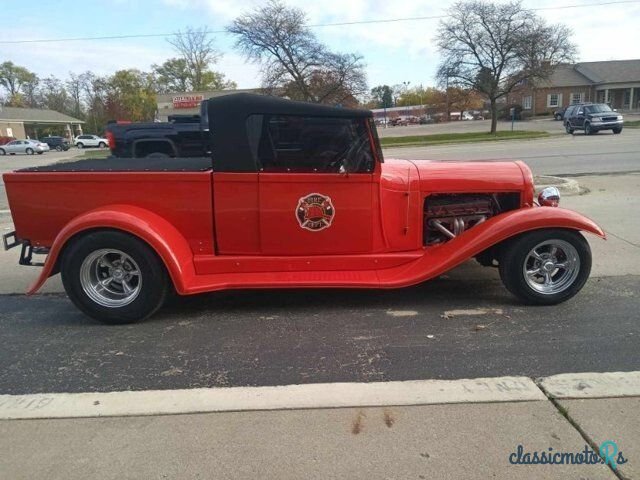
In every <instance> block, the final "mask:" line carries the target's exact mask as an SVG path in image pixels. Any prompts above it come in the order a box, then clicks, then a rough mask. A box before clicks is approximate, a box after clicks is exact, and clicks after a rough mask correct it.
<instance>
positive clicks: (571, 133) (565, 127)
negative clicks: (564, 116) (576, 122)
mask: <svg viewBox="0 0 640 480" xmlns="http://www.w3.org/2000/svg"><path fill="white" fill-rule="evenodd" d="M564 129H565V130H566V132H567V133H568V134H569V135H573V128H571V124H570V123H569V122H567V123H565V125H564Z"/></svg>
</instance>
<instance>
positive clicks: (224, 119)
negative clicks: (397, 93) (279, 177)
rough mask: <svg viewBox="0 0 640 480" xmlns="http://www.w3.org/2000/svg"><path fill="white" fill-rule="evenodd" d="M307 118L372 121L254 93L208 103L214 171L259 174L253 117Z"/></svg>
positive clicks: (356, 113)
mask: <svg viewBox="0 0 640 480" xmlns="http://www.w3.org/2000/svg"><path fill="white" fill-rule="evenodd" d="M260 114H271V115H304V116H307V117H339V118H370V117H372V116H373V114H372V113H371V111H370V110H359V109H353V108H342V107H332V106H329V105H320V104H317V103H308V102H296V101H293V100H287V99H284V98H280V97H271V96H267V95H258V94H252V93H233V94H230V95H222V96H220V97H214V98H210V99H209V100H208V117H209V129H210V132H211V140H212V141H211V145H212V148H211V150H212V154H213V168H214V170H215V171H218V172H255V171H256V170H257V166H256V162H255V159H254V158H253V155H252V153H251V150H250V147H249V141H248V138H249V137H248V134H247V118H248V117H249V116H251V115H260Z"/></svg>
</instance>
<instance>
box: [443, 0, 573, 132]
mask: <svg viewBox="0 0 640 480" xmlns="http://www.w3.org/2000/svg"><path fill="white" fill-rule="evenodd" d="M570 34H571V32H570V31H569V30H568V29H567V28H566V27H563V26H560V25H547V24H546V23H545V21H544V20H543V19H541V18H540V17H538V16H537V15H536V14H535V13H533V12H532V11H531V10H527V9H525V8H523V7H522V4H521V2H519V1H516V2H511V3H505V4H494V3H489V2H485V1H483V0H470V1H460V2H458V3H456V4H454V5H453V6H452V7H451V9H450V10H449V19H448V20H446V21H442V22H441V23H440V27H439V29H438V36H437V37H436V39H435V40H436V42H437V45H438V49H439V51H440V54H441V55H442V61H441V63H440V65H439V68H438V74H437V76H438V79H439V80H440V82H441V84H448V85H453V86H458V87H462V88H467V89H473V90H475V91H477V92H479V93H481V94H484V95H486V96H487V98H488V99H489V101H490V103H491V133H495V131H496V126H497V116H498V115H497V113H498V112H497V100H498V99H499V98H501V97H503V96H505V95H507V94H508V93H509V92H511V91H512V90H513V89H514V88H515V87H516V86H517V85H518V84H521V83H523V82H524V81H529V82H535V81H536V80H541V79H546V78H548V77H549V76H550V75H551V73H552V72H553V68H554V67H555V66H556V65H557V64H558V63H561V62H568V61H571V60H573V58H574V56H575V51H576V50H575V46H574V45H573V44H572V43H571V41H570V38H569V37H570Z"/></svg>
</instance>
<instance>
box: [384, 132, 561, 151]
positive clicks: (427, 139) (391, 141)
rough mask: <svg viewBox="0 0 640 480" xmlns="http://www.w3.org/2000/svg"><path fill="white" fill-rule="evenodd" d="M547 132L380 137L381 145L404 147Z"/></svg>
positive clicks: (541, 135)
mask: <svg viewBox="0 0 640 480" xmlns="http://www.w3.org/2000/svg"><path fill="white" fill-rule="evenodd" d="M549 135H550V134H549V133H548V132H539V131H523V130H516V131H513V132H512V131H510V130H507V131H500V132H497V133H495V134H492V133H484V132H465V133H439V134H435V135H413V136H406V137H384V138H381V139H380V143H381V145H382V146H383V147H404V146H416V145H439V144H442V143H465V142H487V141H495V140H522V139H527V138H542V137H548V136H549Z"/></svg>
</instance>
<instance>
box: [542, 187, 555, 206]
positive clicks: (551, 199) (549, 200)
mask: <svg viewBox="0 0 640 480" xmlns="http://www.w3.org/2000/svg"><path fill="white" fill-rule="evenodd" d="M559 203H560V191H559V190H558V189H557V188H556V187H546V188H544V189H543V190H542V191H541V192H540V194H539V195H538V205H540V206H541V207H557V206H558V204H559Z"/></svg>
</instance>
